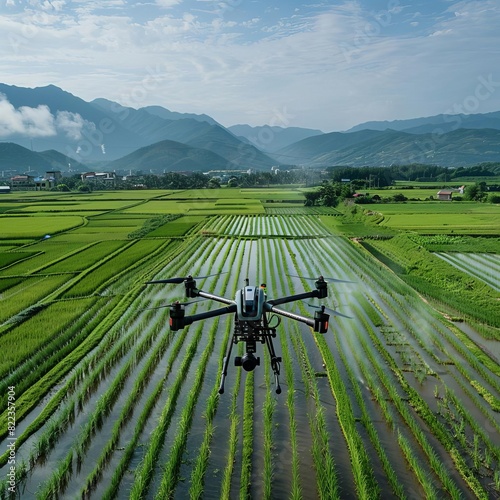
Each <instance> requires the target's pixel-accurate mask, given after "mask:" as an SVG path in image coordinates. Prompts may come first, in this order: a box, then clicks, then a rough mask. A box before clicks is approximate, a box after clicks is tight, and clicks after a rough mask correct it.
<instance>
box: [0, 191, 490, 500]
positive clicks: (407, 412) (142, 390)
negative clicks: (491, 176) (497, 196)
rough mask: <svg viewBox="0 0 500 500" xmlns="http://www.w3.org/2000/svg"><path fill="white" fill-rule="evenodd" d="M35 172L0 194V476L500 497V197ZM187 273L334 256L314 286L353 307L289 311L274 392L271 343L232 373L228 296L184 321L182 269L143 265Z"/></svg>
mask: <svg viewBox="0 0 500 500" xmlns="http://www.w3.org/2000/svg"><path fill="white" fill-rule="evenodd" d="M43 194H44V193H42V194H40V193H20V194H17V193H12V195H6V196H5V198H2V199H1V200H0V227H1V231H0V352H1V353H2V356H1V358H0V401H1V403H0V422H1V424H0V441H1V444H0V498H9V497H12V498H23V499H24V498H26V499H35V498H40V499H49V498H72V499H73V498H86V499H94V498H95V499H111V498H118V499H121V498H123V499H125V498H134V499H140V498H156V499H166V498H179V499H184V498H209V499H219V498H267V499H271V498H295V499H300V498H304V499H312V498H324V499H335V498H339V499H357V498H364V499H376V498H381V499H387V498H408V499H414V498H436V499H437V498H439V499H441V498H481V499H490V498H491V499H495V498H499V497H500V311H499V308H498V303H499V300H500V291H499V288H498V283H499V274H500V267H499V258H500V257H499V254H500V249H499V246H498V242H499V236H500V235H499V233H500V228H499V227H498V224H497V225H496V229H495V223H494V221H495V220H498V210H499V207H496V206H487V205H482V204H470V205H469V204H464V205H459V204H456V203H450V204H445V205H435V204H429V206H427V205H426V204H425V203H424V204H423V205H420V204H404V205H400V204H394V205H383V206H380V205H377V208H375V207H368V208H366V207H363V209H366V210H367V211H372V212H374V211H375V210H378V211H379V212H378V213H379V215H376V217H375V218H376V221H372V220H371V218H372V216H367V217H366V219H367V222H365V223H362V222H360V220H354V219H353V218H352V217H351V218H349V217H345V216H344V214H343V213H342V211H341V210H340V209H339V210H335V209H327V208H324V207H311V208H308V207H304V206H303V204H301V203H300V201H301V199H302V198H301V197H302V192H301V191H300V190H293V189H289V190H276V189H268V190H266V189H253V190H237V189H234V190H230V189H221V190H213V191H211V190H210V191H209V190H203V191H202V190H199V191H196V190H194V191H140V192H139V191H134V192H130V193H129V192H110V193H107V192H98V193H96V194H95V195H94V194H85V195H81V196H80V195H76V194H59V193H56V194H52V193H46V196H44V195H43ZM424 205H425V206H424ZM430 205H432V206H430ZM457 206H461V207H462V211H460V210H459V208H457ZM436 207H443V208H436ZM412 208H413V210H412ZM432 208H434V212H433V211H432ZM431 215H432V216H431ZM405 217H406V220H405ZM436 217H438V218H439V221H436V220H435V218H436ZM445 220H446V221H448V222H446V224H445V222H444V221H445ZM415 221H420V222H419V223H417V222H415ZM423 221H427V224H424V222H423ZM381 226H387V227H385V228H384V227H381ZM473 228H475V229H474V231H472V229H473ZM377 232H379V233H383V234H382V236H381V235H380V234H376V233H377ZM471 235H474V237H473V236H471ZM189 274H192V275H193V276H207V275H212V276H210V277H209V278H202V279H197V286H198V288H201V289H203V290H205V291H207V292H210V293H214V294H217V295H223V296H226V297H229V298H232V297H234V296H235V294H236V292H237V290H238V289H240V288H241V287H243V286H244V284H245V279H246V278H248V279H249V280H250V283H251V284H259V283H262V282H266V283H267V294H268V298H269V299H272V298H278V297H281V296H283V295H289V294H295V293H301V292H303V291H309V290H311V289H312V287H314V284H313V283H314V280H313V281H311V280H309V279H306V278H307V277H318V276H320V275H323V276H325V277H334V278H338V279H341V280H345V281H347V282H345V283H336V282H333V281H332V280H330V282H329V296H328V298H327V299H324V300H322V301H321V302H320V301H318V299H314V300H312V301H309V302H312V303H313V304H314V305H319V304H320V303H321V304H324V305H325V306H328V307H330V308H332V309H335V310H337V311H340V312H342V313H343V314H345V315H348V316H350V318H344V317H339V316H336V317H333V316H332V317H331V318H330V330H329V332H328V333H326V334H324V335H322V334H318V333H314V332H313V331H312V330H311V328H309V327H308V326H306V325H303V324H301V323H297V322H294V321H292V320H288V319H286V318H282V321H281V323H280V324H279V326H277V337H276V339H275V347H276V350H277V354H278V355H279V356H281V357H282V363H281V374H280V381H281V387H282V393H281V394H276V392H275V389H276V387H275V381H274V378H273V376H272V372H271V368H270V362H269V359H268V355H267V352H266V351H265V350H264V347H265V346H261V345H259V346H258V347H257V355H258V356H260V358H261V363H260V366H257V368H256V369H255V370H254V371H252V372H245V371H243V370H242V369H241V368H240V367H236V366H234V365H233V363H230V365H229V370H228V375H227V379H226V390H225V392H224V394H223V395H220V394H219V393H218V388H219V382H220V374H221V369H222V363H223V358H224V355H225V353H226V349H227V345H228V342H230V340H231V335H232V333H233V328H234V324H233V318H232V317H231V316H228V315H226V316H220V317H218V318H212V319H208V320H205V321H201V322H197V323H194V324H192V325H191V326H189V327H186V328H185V329H183V330H180V331H177V332H173V331H171V330H170V328H169V317H168V316H169V312H168V311H169V309H168V307H160V306H164V305H166V304H169V303H171V302H172V301H175V300H181V301H182V300H184V287H183V286H182V284H181V285H173V284H155V285H146V284H145V283H146V281H149V280H158V279H165V278H170V277H173V276H188V275H189ZM307 302H308V301H304V302H298V303H293V304H289V305H283V306H282V307H283V309H287V310H288V311H290V312H295V313H299V314H302V315H306V316H312V315H313V314H314V309H312V308H310V307H309V306H308V304H307ZM214 307H217V305H215V304H213V303H212V302H210V301H201V302H197V303H194V304H191V305H189V306H186V314H188V315H189V314H195V313H200V312H204V311H208V310H210V309H211V308H214ZM240 347H242V345H241V344H240V345H236V346H235V347H234V349H233V355H235V354H236V355H238V354H240V355H241V348H240ZM235 351H236V353H235Z"/></svg>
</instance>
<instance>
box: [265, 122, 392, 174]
mask: <svg viewBox="0 0 500 500" xmlns="http://www.w3.org/2000/svg"><path fill="white" fill-rule="evenodd" d="M385 134H386V132H382V131H379V130H360V131H358V132H352V133H347V132H329V133H327V134H322V135H317V136H312V137H309V138H306V139H302V140H301V141H298V142H296V143H293V144H290V145H289V146H287V147H285V148H283V149H280V150H279V151H277V152H276V153H275V154H273V155H272V156H273V157H274V158H275V159H276V161H279V162H282V163H295V164H303V165H309V164H313V163H316V162H315V159H317V158H319V157H323V156H324V155H327V156H328V155H335V153H336V152H337V151H339V150H341V149H344V148H346V147H354V148H355V147H356V146H357V145H358V144H362V143H363V142H365V141H367V140H370V139H372V138H378V137H382V136H384V135H385Z"/></svg>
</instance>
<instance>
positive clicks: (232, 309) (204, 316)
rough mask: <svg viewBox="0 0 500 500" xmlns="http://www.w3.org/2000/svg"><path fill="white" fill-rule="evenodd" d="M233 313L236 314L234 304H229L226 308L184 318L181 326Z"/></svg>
mask: <svg viewBox="0 0 500 500" xmlns="http://www.w3.org/2000/svg"><path fill="white" fill-rule="evenodd" d="M234 312H236V304H234V303H232V302H231V305H229V306H227V307H221V308H220V309H214V310H213V311H206V312H202V313H199V314H193V315H192V316H185V317H184V319H183V324H184V326H187V325H190V324H192V323H194V322H195V321H200V320H202V319H209V318H215V317H216V316H222V315H223V314H229V313H234Z"/></svg>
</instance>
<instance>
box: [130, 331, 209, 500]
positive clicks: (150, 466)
mask: <svg viewBox="0 0 500 500" xmlns="http://www.w3.org/2000/svg"><path fill="white" fill-rule="evenodd" d="M202 330H203V325H200V326H199V327H198V328H197V330H196V333H195V336H194V338H193V341H192V342H191V344H190V345H189V347H188V349H187V352H186V355H185V357H184V359H183V361H182V364H181V366H180V368H179V373H178V375H177V378H176V380H175V382H174V384H173V385H172V387H171V389H170V394H169V397H168V399H167V402H166V404H165V406H164V409H163V411H162V414H161V416H160V418H159V422H158V426H157V427H156V429H155V431H154V432H153V434H152V436H151V440H150V442H149V445H148V449H147V451H146V455H145V456H144V459H143V461H142V462H141V464H140V466H139V467H138V469H137V470H136V473H135V480H134V484H133V485H132V489H131V492H130V498H135V499H137V498H142V496H143V495H144V494H145V492H146V491H147V489H148V485H149V483H150V482H151V478H152V474H153V470H154V464H155V462H156V459H157V457H158V453H159V452H160V449H161V447H162V443H163V438H164V436H165V433H166V431H167V429H168V426H169V425H170V421H171V418H172V415H173V412H174V410H175V406H176V405H175V403H176V401H177V397H178V396H179V392H180V389H181V386H182V384H183V382H184V381H185V378H186V374H187V371H188V369H189V367H190V365H191V361H192V360H193V357H194V354H195V352H196V348H197V346H198V343H199V341H200V338H201V333H202Z"/></svg>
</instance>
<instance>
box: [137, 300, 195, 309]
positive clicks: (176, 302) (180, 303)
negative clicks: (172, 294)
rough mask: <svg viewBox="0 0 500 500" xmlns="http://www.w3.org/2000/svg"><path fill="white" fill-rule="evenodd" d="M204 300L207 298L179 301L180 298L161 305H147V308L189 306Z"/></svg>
mask: <svg viewBox="0 0 500 500" xmlns="http://www.w3.org/2000/svg"><path fill="white" fill-rule="evenodd" d="M202 300H205V299H199V300H190V301H189V302H179V301H178V300H177V301H175V302H172V304H163V305H161V306H155V307H146V309H147V310H149V309H161V308H163V307H174V306H188V305H189V304H194V303H195V302H201V301H202Z"/></svg>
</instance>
